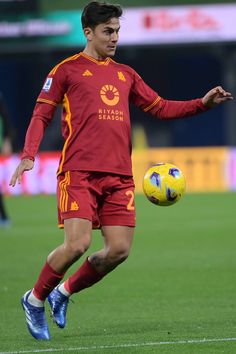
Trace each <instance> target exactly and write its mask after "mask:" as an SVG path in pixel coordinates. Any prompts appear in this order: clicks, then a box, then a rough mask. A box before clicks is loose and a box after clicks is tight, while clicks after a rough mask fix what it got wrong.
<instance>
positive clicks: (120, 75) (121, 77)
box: [117, 71, 126, 82]
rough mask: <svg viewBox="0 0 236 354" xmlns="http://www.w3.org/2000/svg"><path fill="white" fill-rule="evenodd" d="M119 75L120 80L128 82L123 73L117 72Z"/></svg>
mask: <svg viewBox="0 0 236 354" xmlns="http://www.w3.org/2000/svg"><path fill="white" fill-rule="evenodd" d="M117 74H118V78H119V80H121V81H124V82H125V81H126V78H125V75H124V74H123V73H122V71H117Z"/></svg>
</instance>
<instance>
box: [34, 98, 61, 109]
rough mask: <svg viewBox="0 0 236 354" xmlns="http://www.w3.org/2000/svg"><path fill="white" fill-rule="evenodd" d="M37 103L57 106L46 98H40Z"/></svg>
mask: <svg viewBox="0 0 236 354" xmlns="http://www.w3.org/2000/svg"><path fill="white" fill-rule="evenodd" d="M36 102H42V103H48V104H50V105H52V106H55V107H56V106H57V104H56V103H55V102H53V101H50V100H46V99H45V98H38V99H37V101H36Z"/></svg>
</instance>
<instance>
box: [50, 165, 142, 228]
mask: <svg viewBox="0 0 236 354" xmlns="http://www.w3.org/2000/svg"><path fill="white" fill-rule="evenodd" d="M57 203H58V222H59V227H61V228H63V227H64V220H66V219H71V218H82V219H88V220H90V221H91V222H92V223H93V228H99V227H100V226H103V225H116V226H133V227H134V226H135V205H134V181H133V178H132V177H129V176H120V175H115V174H109V173H103V172H79V171H68V172H65V173H62V174H60V175H59V176H58V182H57Z"/></svg>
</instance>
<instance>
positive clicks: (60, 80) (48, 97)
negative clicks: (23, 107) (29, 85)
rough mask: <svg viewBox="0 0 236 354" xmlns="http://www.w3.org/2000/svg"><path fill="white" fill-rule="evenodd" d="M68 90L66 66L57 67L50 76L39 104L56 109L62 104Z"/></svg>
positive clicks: (38, 100)
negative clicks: (48, 105) (49, 105)
mask: <svg viewBox="0 0 236 354" xmlns="http://www.w3.org/2000/svg"><path fill="white" fill-rule="evenodd" d="M66 89H67V87H66V74H65V69H64V66H63V65H60V66H58V65H57V66H55V67H54V68H53V69H52V70H51V71H50V73H49V74H48V76H47V78H46V80H45V82H44V85H43V88H42V90H41V92H40V94H39V96H38V99H37V102H43V103H48V104H51V105H53V106H55V107H56V106H57V105H58V104H60V103H61V102H62V100H63V97H64V94H65V92H66Z"/></svg>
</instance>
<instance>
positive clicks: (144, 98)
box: [130, 70, 161, 112]
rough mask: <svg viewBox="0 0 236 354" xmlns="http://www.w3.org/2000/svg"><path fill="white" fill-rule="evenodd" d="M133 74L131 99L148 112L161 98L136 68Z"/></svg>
mask: <svg viewBox="0 0 236 354" xmlns="http://www.w3.org/2000/svg"><path fill="white" fill-rule="evenodd" d="M132 75H133V85H132V87H131V93H130V101H131V102H132V103H133V104H135V106H137V107H139V108H141V109H142V110H143V111H144V112H147V111H149V110H150V109H151V108H152V107H154V106H155V105H156V104H158V102H159V100H160V99H161V98H160V96H159V95H158V93H157V92H155V91H154V90H153V89H152V88H151V87H149V86H148V85H147V84H146V83H145V82H144V81H143V79H142V78H141V77H140V76H139V75H138V74H137V73H136V72H135V71H134V70H133V71H132Z"/></svg>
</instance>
